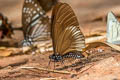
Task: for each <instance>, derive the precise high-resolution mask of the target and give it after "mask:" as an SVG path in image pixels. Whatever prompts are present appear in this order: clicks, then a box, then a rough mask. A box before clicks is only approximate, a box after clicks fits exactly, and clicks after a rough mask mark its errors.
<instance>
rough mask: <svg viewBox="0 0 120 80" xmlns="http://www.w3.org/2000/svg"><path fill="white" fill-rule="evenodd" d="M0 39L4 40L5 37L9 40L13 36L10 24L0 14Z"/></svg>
mask: <svg viewBox="0 0 120 80" xmlns="http://www.w3.org/2000/svg"><path fill="white" fill-rule="evenodd" d="M0 32H1V34H0V35H1V36H0V38H1V39H2V38H4V37H5V36H6V37H8V38H11V35H12V34H13V29H12V26H11V24H10V23H8V18H7V17H5V16H4V15H3V14H2V13H0Z"/></svg>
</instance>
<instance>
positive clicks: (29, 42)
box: [22, 37, 33, 46]
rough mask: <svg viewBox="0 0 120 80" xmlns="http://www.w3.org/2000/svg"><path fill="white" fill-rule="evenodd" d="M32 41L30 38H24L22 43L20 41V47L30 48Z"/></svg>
mask: <svg viewBox="0 0 120 80" xmlns="http://www.w3.org/2000/svg"><path fill="white" fill-rule="evenodd" d="M32 42H33V41H32V39H31V38H30V37H26V38H25V39H24V40H23V41H22V46H31V45H32Z"/></svg>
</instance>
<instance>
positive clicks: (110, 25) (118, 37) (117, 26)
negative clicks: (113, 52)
mask: <svg viewBox="0 0 120 80" xmlns="http://www.w3.org/2000/svg"><path fill="white" fill-rule="evenodd" d="M107 42H109V43H113V44H120V22H119V21H118V20H117V19H116V17H115V15H114V13H113V12H109V13H108V15H107Z"/></svg>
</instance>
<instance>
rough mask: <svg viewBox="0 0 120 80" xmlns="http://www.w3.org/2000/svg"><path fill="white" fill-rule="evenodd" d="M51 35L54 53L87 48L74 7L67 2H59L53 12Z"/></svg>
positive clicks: (61, 53) (62, 53)
mask: <svg viewBox="0 0 120 80" xmlns="http://www.w3.org/2000/svg"><path fill="white" fill-rule="evenodd" d="M52 21H53V22H52V27H51V36H52V40H53V48H54V53H58V54H60V55H64V54H66V53H68V52H74V51H81V52H82V50H83V49H84V48H85V39H84V36H83V34H82V32H81V30H80V29H79V23H78V20H77V18H76V16H75V13H74V12H73V10H72V8H71V7H70V6H69V5H68V4H66V3H58V4H57V5H56V6H55V7H54V9H53V13H52Z"/></svg>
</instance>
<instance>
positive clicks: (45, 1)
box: [38, 0, 58, 12]
mask: <svg viewBox="0 0 120 80" xmlns="http://www.w3.org/2000/svg"><path fill="white" fill-rule="evenodd" d="M38 1H39V3H40V5H41V6H42V8H43V10H45V12H48V11H49V10H51V8H52V6H53V5H55V4H56V3H57V2H58V0H38Z"/></svg>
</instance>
